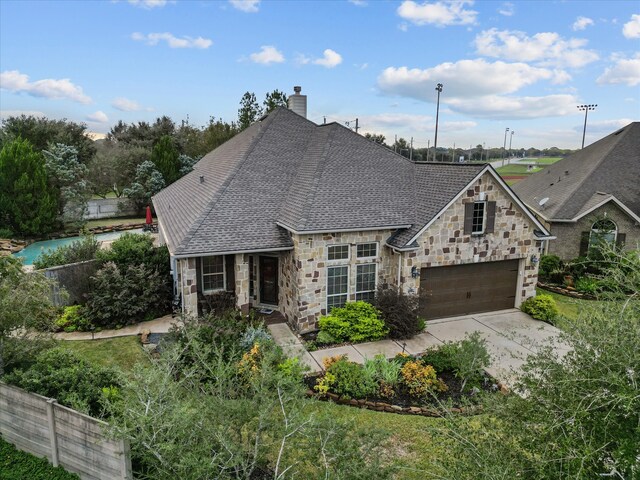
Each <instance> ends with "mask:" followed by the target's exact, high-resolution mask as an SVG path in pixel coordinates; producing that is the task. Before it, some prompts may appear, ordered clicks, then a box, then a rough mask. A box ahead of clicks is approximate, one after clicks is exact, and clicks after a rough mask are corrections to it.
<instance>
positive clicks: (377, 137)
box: [364, 132, 386, 145]
mask: <svg viewBox="0 0 640 480" xmlns="http://www.w3.org/2000/svg"><path fill="white" fill-rule="evenodd" d="M364 138H368V139H369V140H371V141H372V142H375V143H379V144H380V145H386V143H384V141H385V139H386V138H385V136H384V135H382V134H381V133H368V132H367V133H365V134H364Z"/></svg>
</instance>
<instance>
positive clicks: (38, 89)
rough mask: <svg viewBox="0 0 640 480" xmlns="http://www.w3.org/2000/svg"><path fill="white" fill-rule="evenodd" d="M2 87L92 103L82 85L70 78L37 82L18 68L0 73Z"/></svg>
mask: <svg viewBox="0 0 640 480" xmlns="http://www.w3.org/2000/svg"><path fill="white" fill-rule="evenodd" d="M0 88H4V89H5V90H9V91H10V92H15V93H21V92H23V93H26V94H28V95H31V96H33V97H44V98H55V99H67V100H73V101H74V102H79V103H84V104H87V103H91V98H90V97H89V96H87V95H85V94H84V92H83V91H82V87H79V86H78V85H74V84H73V83H71V80H69V79H68V78H62V79H59V80H58V79H53V78H46V79H43V80H37V81H35V82H30V81H29V76H28V75H25V74H24V73H20V72H19V71H18V70H7V71H5V72H2V73H0Z"/></svg>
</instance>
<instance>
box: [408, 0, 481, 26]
mask: <svg viewBox="0 0 640 480" xmlns="http://www.w3.org/2000/svg"><path fill="white" fill-rule="evenodd" d="M465 5H473V1H469V0H450V1H439V2H423V3H422V4H418V3H416V2H414V1H412V0H405V1H404V2H402V4H401V5H400V6H399V7H398V10H397V13H398V15H399V16H400V17H402V18H404V19H405V20H408V21H410V22H411V23H414V24H416V25H435V26H437V27H444V26H447V25H469V24H473V23H475V22H476V17H477V15H478V12H476V11H475V10H466V9H465V8H464V7H465Z"/></svg>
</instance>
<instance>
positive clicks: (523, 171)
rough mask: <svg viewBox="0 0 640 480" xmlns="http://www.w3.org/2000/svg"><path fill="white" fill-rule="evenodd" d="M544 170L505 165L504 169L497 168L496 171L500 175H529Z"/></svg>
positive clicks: (526, 166) (525, 166)
mask: <svg viewBox="0 0 640 480" xmlns="http://www.w3.org/2000/svg"><path fill="white" fill-rule="evenodd" d="M540 170H542V169H541V168H540V167H533V169H531V170H529V167H528V165H518V164H513V165H505V166H504V167H498V168H496V171H497V172H498V173H499V174H500V175H528V174H531V173H536V172H539V171H540Z"/></svg>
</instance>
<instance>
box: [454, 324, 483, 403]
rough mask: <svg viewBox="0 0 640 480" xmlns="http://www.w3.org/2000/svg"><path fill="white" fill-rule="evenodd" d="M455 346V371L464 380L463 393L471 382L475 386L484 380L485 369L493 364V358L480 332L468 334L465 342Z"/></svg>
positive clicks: (461, 388)
mask: <svg viewBox="0 0 640 480" xmlns="http://www.w3.org/2000/svg"><path fill="white" fill-rule="evenodd" d="M454 345H455V353H454V355H453V357H452V360H453V371H454V372H455V374H456V377H458V378H459V379H460V380H462V385H461V386H460V391H461V392H462V391H464V388H465V386H466V385H467V383H468V382H469V381H471V383H472V384H474V383H477V382H479V381H480V380H481V379H482V375H483V373H484V369H485V368H486V367H488V366H489V364H490V363H491V357H490V356H489V352H488V351H487V341H486V340H485V339H484V338H482V337H480V333H478V332H473V333H471V334H467V335H466V336H465V339H464V340H461V341H459V342H456V343H455V344H454Z"/></svg>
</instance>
